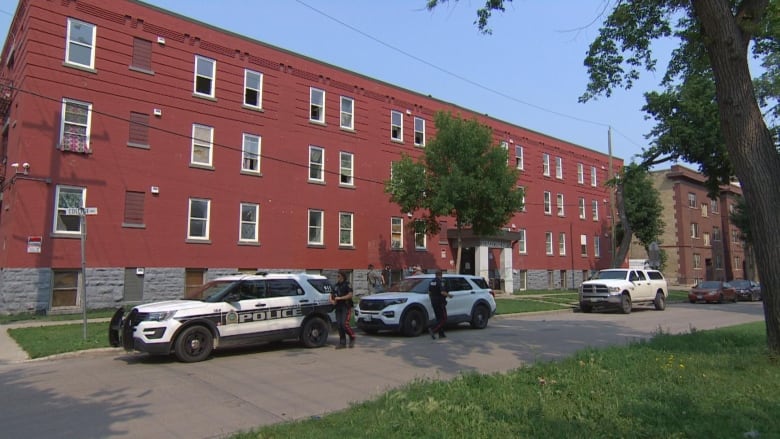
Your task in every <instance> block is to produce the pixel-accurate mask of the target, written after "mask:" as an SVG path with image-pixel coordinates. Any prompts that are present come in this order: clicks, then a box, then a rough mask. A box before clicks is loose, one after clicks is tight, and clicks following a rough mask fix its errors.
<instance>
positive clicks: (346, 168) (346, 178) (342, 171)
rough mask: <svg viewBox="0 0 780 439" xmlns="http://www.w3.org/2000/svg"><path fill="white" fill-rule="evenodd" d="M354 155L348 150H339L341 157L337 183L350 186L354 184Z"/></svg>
mask: <svg viewBox="0 0 780 439" xmlns="http://www.w3.org/2000/svg"><path fill="white" fill-rule="evenodd" d="M354 162H355V156H354V155H352V153H349V152H344V151H342V152H341V159H340V165H339V178H340V180H339V183H340V184H343V185H346V186H352V185H354V184H355V180H354V178H353V176H352V174H353V173H354Z"/></svg>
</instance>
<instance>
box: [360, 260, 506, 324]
mask: <svg viewBox="0 0 780 439" xmlns="http://www.w3.org/2000/svg"><path fill="white" fill-rule="evenodd" d="M433 277H434V275H432V274H423V275H418V276H410V277H407V278H406V279H404V280H403V281H401V283H399V284H397V285H394V286H393V288H392V289H393V291H392V292H387V293H380V294H372V295H370V296H363V297H362V298H361V299H360V303H359V304H358V306H357V308H356V309H355V317H356V318H357V326H358V328H360V329H362V330H363V331H365V332H367V333H374V332H377V331H380V330H392V331H399V332H401V334H403V335H405V336H407V337H416V336H418V335H420V334H421V333H422V332H423V330H425V328H427V327H428V325H429V324H430V323H432V322H433V320H434V319H435V316H434V314H433V307H431V300H430V299H429V298H428V285H429V284H430V283H431V279H433ZM443 278H444V285H445V288H444V289H445V291H448V292H449V293H450V296H451V297H450V299H448V301H447V323H448V324H459V323H463V322H469V323H470V324H471V327H472V328H476V329H483V328H485V327H486V326H487V324H488V320H489V319H490V317H492V316H493V315H494V314H495V313H496V301H495V299H494V298H493V292H492V291H491V290H490V288H488V285H487V282H485V279H483V278H481V277H479V276H471V275H464V274H445V275H443Z"/></svg>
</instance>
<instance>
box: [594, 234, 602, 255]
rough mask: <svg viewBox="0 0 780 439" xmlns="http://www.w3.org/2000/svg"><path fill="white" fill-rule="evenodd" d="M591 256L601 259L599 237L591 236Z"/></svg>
mask: <svg viewBox="0 0 780 439" xmlns="http://www.w3.org/2000/svg"><path fill="white" fill-rule="evenodd" d="M593 256H595V257H597V258H600V257H601V237H600V236H599V235H593Z"/></svg>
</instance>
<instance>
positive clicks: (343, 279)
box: [330, 271, 355, 349]
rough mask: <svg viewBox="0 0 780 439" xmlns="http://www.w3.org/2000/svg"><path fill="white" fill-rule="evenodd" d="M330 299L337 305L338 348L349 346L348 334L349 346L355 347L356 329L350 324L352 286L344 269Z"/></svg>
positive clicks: (340, 272)
mask: <svg viewBox="0 0 780 439" xmlns="http://www.w3.org/2000/svg"><path fill="white" fill-rule="evenodd" d="M330 301H331V303H333V304H334V305H336V323H337V324H338V327H339V345H338V346H336V349H343V348H345V347H347V336H349V347H354V346H355V331H353V330H352V327H351V326H350V325H349V321H350V319H351V318H352V287H351V286H350V285H349V281H348V280H347V274H346V273H344V272H343V271H339V275H338V281H337V282H336V285H334V286H333V292H332V293H331V295H330Z"/></svg>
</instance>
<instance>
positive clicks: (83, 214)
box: [65, 207, 97, 341]
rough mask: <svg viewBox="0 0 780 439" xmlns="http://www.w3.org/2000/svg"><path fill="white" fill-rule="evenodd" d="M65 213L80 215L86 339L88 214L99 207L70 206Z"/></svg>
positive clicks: (80, 283)
mask: <svg viewBox="0 0 780 439" xmlns="http://www.w3.org/2000/svg"><path fill="white" fill-rule="evenodd" d="M65 215H72V216H76V215H78V217H79V228H80V229H81V276H80V280H79V290H80V291H79V292H80V293H81V308H82V317H83V327H84V328H83V333H84V340H85V341H86V339H87V256H86V247H87V215H97V207H69V208H67V209H66V210H65Z"/></svg>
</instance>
